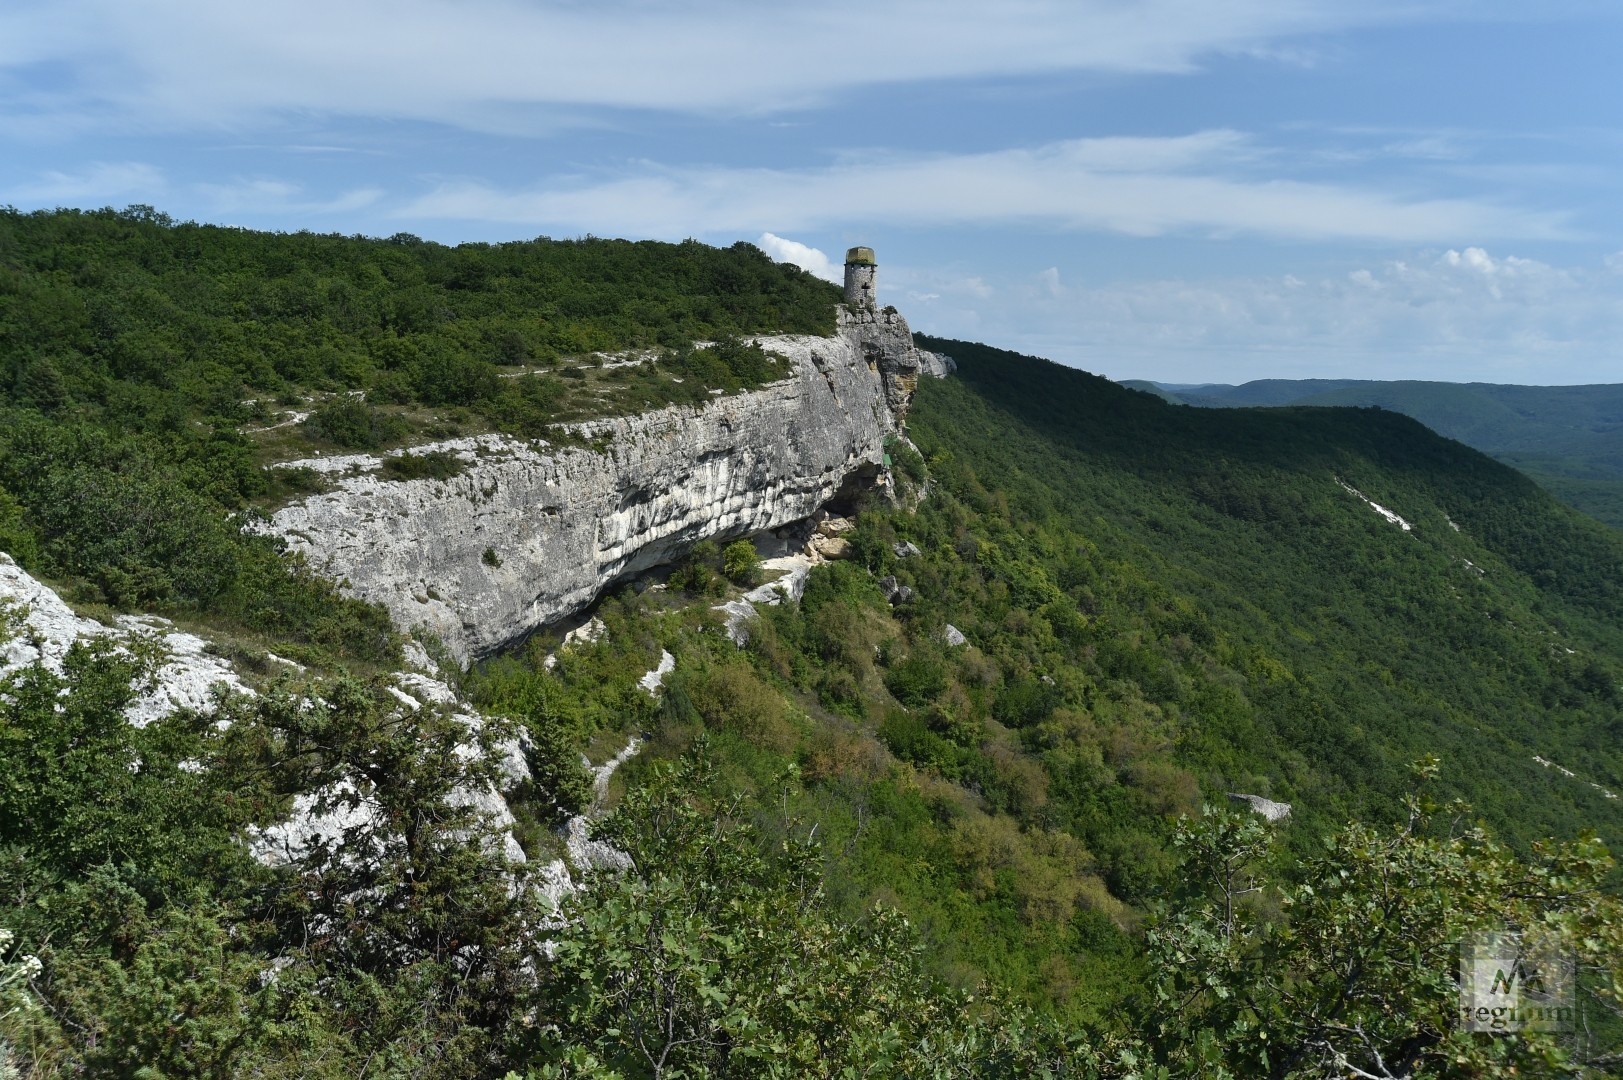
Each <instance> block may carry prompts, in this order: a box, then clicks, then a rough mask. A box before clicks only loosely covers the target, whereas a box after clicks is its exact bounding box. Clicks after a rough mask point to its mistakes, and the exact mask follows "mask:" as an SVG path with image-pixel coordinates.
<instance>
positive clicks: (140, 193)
mask: <svg viewBox="0 0 1623 1080" xmlns="http://www.w3.org/2000/svg"><path fill="white" fill-rule="evenodd" d="M167 187H168V184H167V182H166V180H165V178H164V175H163V171H162V170H160V169H159V168H158V167H157V166H155V165H149V164H146V163H145V162H140V161H116V162H108V161H98V162H94V163H92V164H90V165H87V166H86V167H84V168H82V169H79V170H77V171H74V172H63V171H60V170H56V169H51V170H48V171H46V172H42V173H39V174H38V175H37V176H35V177H34V178H33V179H31V180H25V181H23V182H21V183H19V184H16V185H14V186H10V187H5V188H0V201H8V202H16V203H33V204H39V205H66V204H73V203H86V202H96V201H98V200H101V199H121V198H122V199H129V198H143V197H155V196H158V195H161V194H162V193H163V192H164V191H165V190H166V189H167Z"/></svg>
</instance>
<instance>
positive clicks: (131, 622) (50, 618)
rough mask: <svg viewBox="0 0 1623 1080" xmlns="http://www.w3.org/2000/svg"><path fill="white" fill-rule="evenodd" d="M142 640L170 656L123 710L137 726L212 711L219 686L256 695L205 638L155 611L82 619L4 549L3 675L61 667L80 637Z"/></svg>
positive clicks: (0, 578)
mask: <svg viewBox="0 0 1623 1080" xmlns="http://www.w3.org/2000/svg"><path fill="white" fill-rule="evenodd" d="M5 611H10V612H11V613H12V617H13V618H14V619H15V620H16V624H15V626H13V627H12V630H11V632H10V633H5V632H3V631H4V629H5V627H4V621H5V620H4V618H3V614H4V612H5ZM137 637H145V638H149V639H155V640H156V641H157V642H158V643H159V644H160V645H162V647H163V651H164V654H165V656H166V657H167V659H166V661H165V662H164V663H163V664H162V665H161V666H160V667H159V668H158V670H157V671H156V672H155V673H154V679H153V683H152V685H151V686H150V687H148V688H146V689H145V690H144V691H143V692H142V693H141V694H139V695H138V696H137V697H136V698H135V700H134V701H132V702H130V705H129V707H128V708H127V709H125V710H124V715H125V716H126V717H127V718H128V719H129V721H130V723H132V724H136V725H138V726H142V727H144V726H146V725H147V724H149V723H151V722H152V721H154V720H156V719H158V718H159V717H163V716H168V715H169V714H170V713H172V712H174V711H175V710H177V709H183V708H184V709H199V710H204V709H208V708H210V707H211V706H212V705H213V703H214V695H215V693H216V691H217V690H230V691H236V692H238V693H252V691H251V690H249V689H248V688H247V687H246V686H244V685H243V684H242V681H241V680H240V679H238V678H237V673H236V672H235V671H234V670H232V668H231V665H230V664H228V663H227V662H226V661H225V660H223V659H221V658H220V657H218V656H212V655H210V654H209V653H208V652H206V651H205V650H206V649H207V647H208V642H206V641H204V640H203V639H202V638H200V637H197V636H195V635H193V634H186V633H182V632H181V631H179V630H176V629H175V628H174V626H173V625H172V624H171V623H170V622H169V620H167V619H161V618H158V617H157V616H155V615H120V616H118V618H117V619H116V620H115V621H114V624H113V625H112V626H108V625H106V624H104V623H99V622H97V621H96V620H94V619H86V618H82V617H81V616H79V615H76V614H74V612H73V609H72V608H70V607H68V605H67V604H65V603H63V601H62V598H61V597H60V596H58V595H57V594H56V592H55V591H54V590H52V589H51V588H50V587H49V586H47V585H44V584H42V583H41V582H39V581H36V580H35V579H34V578H33V577H32V576H30V575H29V574H28V573H27V571H25V570H23V568H22V567H20V566H18V565H17V564H16V563H15V562H14V561H13V560H12V558H11V556H10V555H7V554H6V553H5V552H3V551H0V675H3V674H6V673H7V672H11V671H14V670H16V669H17V668H20V667H26V666H27V665H29V664H33V663H35V662H43V663H44V664H45V666H46V667H47V668H49V669H51V670H52V671H55V672H61V670H62V660H63V658H64V657H66V656H67V654H68V650H69V649H71V648H72V647H73V646H74V644H75V643H76V642H79V641H82V640H88V639H92V638H102V639H105V640H106V641H108V642H109V643H111V644H113V645H115V646H117V647H123V646H125V645H127V644H128V643H130V642H131V641H132V640H133V639H134V638H137Z"/></svg>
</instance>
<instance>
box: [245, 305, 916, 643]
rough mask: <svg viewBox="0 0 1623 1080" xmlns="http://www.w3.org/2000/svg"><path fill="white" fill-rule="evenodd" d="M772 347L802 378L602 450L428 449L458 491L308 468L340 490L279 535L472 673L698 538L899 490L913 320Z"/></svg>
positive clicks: (310, 506) (841, 329)
mask: <svg viewBox="0 0 1623 1080" xmlns="http://www.w3.org/2000/svg"><path fill="white" fill-rule="evenodd" d="M761 340H762V344H763V345H765V346H766V347H767V348H768V349H769V350H771V351H773V352H777V353H780V354H783V355H785V356H788V357H789V358H790V359H791V360H792V361H793V374H792V375H791V376H790V377H789V378H787V379H784V380H782V381H780V382H777V383H773V384H771V385H769V386H766V387H763V388H761V389H759V390H755V391H751V392H747V393H742V394H737V395H733V396H727V397H717V398H716V399H714V400H712V401H710V402H708V403H707V404H705V405H703V406H702V407H692V406H679V407H671V408H666V409H661V410H658V411H656V412H652V413H647V414H644V415H641V416H631V417H620V418H616V419H609V420H598V421H593V422H590V423H587V424H583V425H580V426H579V428H578V429H577V430H578V433H579V434H580V435H581V436H582V437H583V438H584V441H585V442H587V443H588V444H590V448H588V447H582V446H567V447H560V446H549V445H547V444H545V443H541V442H527V441H523V440H519V439H515V438H509V437H505V436H481V437H478V438H471V439H462V440H455V441H452V442H448V443H440V444H436V445H434V446H428V447H420V448H417V449H416V450H415V451H414V452H419V453H420V452H426V451H430V450H446V451H450V452H454V453H456V454H457V455H458V456H459V457H460V458H461V459H462V460H463V461H464V462H465V463H466V465H467V469H466V471H465V472H464V473H463V474H462V475H460V476H457V477H454V478H452V479H449V480H434V479H419V480H386V479H384V478H383V476H382V475H381V474H380V472H379V469H380V466H381V461H380V459H379V458H377V457H374V456H370V455H355V456H350V457H344V458H329V459H322V460H318V461H312V462H299V463H297V464H301V465H309V466H314V467H319V468H321V469H322V470H323V471H325V472H327V473H328V474H329V475H331V476H333V477H334V478H335V480H336V485H337V487H336V490H333V491H330V492H327V493H325V494H321V495H316V496H312V497H310V498H307V499H305V500H303V501H302V502H299V503H296V504H294V505H291V506H288V507H286V508H284V509H282V510H280V511H278V512H277V513H276V514H275V515H274V517H273V518H272V519H271V521H270V524H269V528H271V529H272V530H274V531H275V532H277V533H279V534H281V535H282V536H284V537H286V539H287V540H288V542H289V545H290V547H292V548H293V549H294V550H296V551H302V552H304V553H305V554H306V555H308V556H309V557H310V559H311V561H312V563H313V564H314V565H315V566H317V567H319V568H321V569H323V570H324V571H325V572H327V573H328V574H330V575H331V576H332V577H334V578H335V579H337V580H339V581H341V582H343V583H344V584H345V586H346V587H347V588H348V589H349V590H350V591H352V592H353V593H354V594H355V595H357V596H360V597H362V598H364V599H367V600H372V601H376V602H378V603H381V604H383V605H384V606H386V607H387V608H388V609H389V612H390V614H391V615H392V616H393V617H394V620H395V622H396V624H397V625H399V626H400V627H402V628H403V629H409V628H413V627H418V626H421V627H425V628H427V629H428V630H430V631H432V632H433V633H434V634H436V635H438V636H439V638H440V639H441V641H443V642H444V643H445V645H446V646H447V647H448V648H449V649H450V651H451V653H452V654H453V655H454V656H455V657H456V658H457V659H459V660H461V661H462V662H464V663H466V662H467V661H468V660H470V659H472V658H473V657H476V656H479V655H482V654H485V653H488V652H490V651H492V650H494V649H496V648H498V647H500V646H501V645H503V644H505V643H507V642H510V641H512V640H514V639H517V638H519V637H522V636H523V635H525V634H527V633H529V632H530V631H532V630H534V629H536V628H537V627H540V626H544V625H546V624H548V623H551V622H554V621H557V620H558V619H561V618H563V617H565V616H567V615H569V614H571V613H572V612H575V611H578V610H580V609H581V608H583V607H585V606H586V605H587V604H589V603H591V602H592V601H593V600H594V599H595V598H596V597H597V596H598V595H599V593H600V592H601V591H602V590H603V589H604V588H605V587H606V586H608V585H610V584H612V583H613V582H615V581H617V580H621V579H623V578H626V577H628V576H630V575H633V574H636V573H639V572H641V571H643V570H646V569H649V568H651V567H654V566H657V565H659V564H661V563H665V562H668V561H670V560H672V559H675V558H677V557H679V556H680V555H682V554H683V553H684V552H685V551H686V550H687V549H688V548H689V547H691V546H692V545H693V544H694V543H696V542H698V541H700V540H704V539H712V538H728V537H732V536H741V535H746V534H750V533H754V532H759V531H761V530H765V529H773V528H777V527H780V526H783V525H786V524H788V523H790V522H794V521H797V520H799V519H801V518H805V517H807V516H808V515H810V514H812V513H813V512H814V511H816V510H817V509H818V508H820V507H821V506H823V505H824V504H826V503H828V502H830V501H831V500H834V499H836V498H837V497H838V496H840V495H841V494H842V493H849V492H851V491H853V490H855V489H856V488H859V487H861V486H864V485H873V484H883V483H886V482H888V478H887V477H886V476H885V475H884V467H883V464H884V444H885V440H886V438H887V437H888V436H890V435H892V434H893V433H894V432H896V431H897V430H898V429H899V427H900V425H901V421H902V418H903V417H904V416H905V413H906V409H907V405H908V402H909V400H910V398H911V396H912V393H913V390H914V388H915V386H916V385H917V383H918V377H919V373H920V369H921V362H922V361H921V357H920V354H919V353H918V351H917V350H916V349H915V348H914V346H913V340H912V335H911V333H910V332H909V330H908V327H907V323H906V321H905V320H904V319H903V318H902V317H901V316H900V315H898V314H896V313H895V312H894V311H893V310H887V311H883V312H881V311H873V310H861V311H858V312H855V313H852V312H847V311H845V310H844V309H842V310H841V311H840V316H839V324H838V329H837V331H836V333H835V335H834V336H833V337H829V338H817V337H775V338H765V339H761ZM932 359H933V358H932Z"/></svg>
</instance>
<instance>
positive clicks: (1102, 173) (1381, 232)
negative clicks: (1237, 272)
mask: <svg viewBox="0 0 1623 1080" xmlns="http://www.w3.org/2000/svg"><path fill="white" fill-rule="evenodd" d="M1268 154H1269V152H1268V151H1267V150H1265V149H1264V148H1261V147H1259V146H1257V145H1256V144H1255V143H1254V142H1253V140H1251V139H1249V138H1247V137H1245V136H1243V135H1241V134H1239V133H1237V132H1232V131H1208V132H1198V133H1195V134H1192V135H1184V136H1173V137H1161V138H1149V137H1144V138H1109V139H1070V140H1063V141H1059V142H1053V143H1048V144H1046V145H1043V146H1038V147H1035V148H1020V149H1010V150H999V151H993V152H989V153H981V154H940V155H932V156H913V157H906V156H901V155H889V156H884V157H870V158H855V159H849V160H846V161H842V162H841V163H839V164H835V165H830V166H825V167H821V168H803V169H762V168H722V167H708V168H665V167H659V166H654V165H648V164H636V165H633V166H631V167H630V168H629V170H628V172H627V173H626V174H623V175H619V176H609V177H604V178H602V179H598V180H595V181H592V180H587V181H573V182H567V183H553V184H551V185H545V186H540V187H535V188H530V189H524V190H503V189H500V188H497V187H495V186H493V185H490V184H487V183H483V182H479V181H471V180H469V181H459V182H451V183H446V184H443V185H441V186H440V187H439V188H437V189H436V190H434V191H432V192H430V193H429V194H427V195H425V196H423V197H421V198H419V199H417V200H416V201H415V202H413V203H411V204H409V205H408V206H406V207H405V208H403V209H402V210H401V211H400V216H402V217H406V218H418V219H423V218H427V219H440V220H474V221H494V222H504V223H513V224H523V225H531V226H533V225H540V226H545V227H552V228H564V229H572V230H578V231H612V232H617V233H624V234H627V235H637V236H662V237H669V238H672V239H676V238H680V237H684V236H690V235H693V234H695V233H719V234H731V235H735V236H736V235H738V234H740V233H744V234H748V233H752V232H756V231H759V230H762V229H766V228H793V229H797V230H802V229H814V228H820V227H835V226H846V225H852V224H856V223H884V224H887V225H921V226H953V225H966V224H977V225H979V224H1001V225H1028V226H1036V227H1042V228H1055V227H1057V228H1066V229H1087V230H1102V231H1108V232H1116V233H1124V234H1127V235H1131V236H1155V235H1161V234H1166V233H1189V232H1194V233H1204V234H1217V235H1232V234H1246V235H1257V236H1271V237H1284V238H1289V239H1295V240H1326V239H1340V240H1370V241H1389V242H1391V241H1395V242H1400V243H1451V242H1458V240H1459V238H1461V237H1467V236H1493V237H1504V238H1553V237H1560V236H1563V235H1564V234H1565V227H1564V220H1563V216H1562V215H1559V214H1554V213H1545V212H1535V211H1526V210H1518V209H1515V208H1511V207H1505V206H1499V205H1495V204H1493V203H1489V202H1486V201H1477V200H1470V199H1413V198H1407V197H1404V196H1400V195H1393V194H1388V193H1386V192H1382V191H1379V190H1374V189H1368V188H1362V187H1354V186H1351V185H1335V184H1325V183H1307V182H1302V181H1295V180H1280V179H1268V178H1258V177H1256V176H1254V175H1253V171H1254V170H1253V169H1252V165H1253V162H1255V161H1256V160H1257V159H1258V158H1261V157H1266V156H1268Z"/></svg>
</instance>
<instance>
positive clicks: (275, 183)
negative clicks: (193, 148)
mask: <svg viewBox="0 0 1623 1080" xmlns="http://www.w3.org/2000/svg"><path fill="white" fill-rule="evenodd" d="M193 190H195V191H196V192H197V193H198V194H199V195H201V196H202V197H203V198H204V199H205V200H206V201H207V202H208V203H209V205H210V208H211V210H212V211H213V212H214V213H216V214H254V215H263V214H301V215H320V214H342V213H352V212H354V211H356V210H363V209H365V208H366V207H369V206H371V205H373V204H374V203H376V202H377V201H378V200H379V199H381V198H382V197H383V191H382V190H381V189H379V188H369V187H363V188H355V189H353V190H351V191H346V192H344V193H342V194H340V195H337V196H335V197H333V198H330V199H321V198H310V197H308V196H307V195H306V193H305V190H304V186H303V185H302V184H298V183H294V182H292V181H289V180H278V179H270V178H258V179H238V180H234V181H232V182H231V183H228V184H212V183H209V184H196V185H194V186H193Z"/></svg>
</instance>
